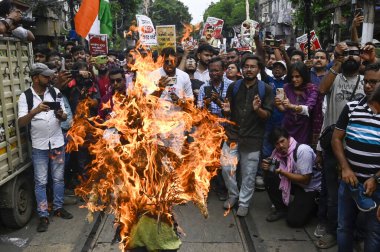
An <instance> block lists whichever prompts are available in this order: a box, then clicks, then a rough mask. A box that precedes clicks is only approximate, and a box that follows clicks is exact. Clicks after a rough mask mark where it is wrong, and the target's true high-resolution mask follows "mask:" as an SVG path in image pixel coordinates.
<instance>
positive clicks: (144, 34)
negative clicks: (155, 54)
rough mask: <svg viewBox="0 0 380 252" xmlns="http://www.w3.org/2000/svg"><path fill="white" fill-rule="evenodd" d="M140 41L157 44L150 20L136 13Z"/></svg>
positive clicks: (148, 44) (154, 30) (143, 43)
mask: <svg viewBox="0 0 380 252" xmlns="http://www.w3.org/2000/svg"><path fill="white" fill-rule="evenodd" d="M136 19H137V26H138V30H139V36H140V43H141V44H142V45H147V46H151V45H157V37H156V29H154V26H153V23H152V20H151V19H150V18H149V17H147V16H145V15H136Z"/></svg>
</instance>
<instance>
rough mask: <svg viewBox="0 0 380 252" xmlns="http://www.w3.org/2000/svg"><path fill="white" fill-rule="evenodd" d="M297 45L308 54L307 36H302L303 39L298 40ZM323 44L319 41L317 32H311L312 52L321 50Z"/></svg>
mask: <svg viewBox="0 0 380 252" xmlns="http://www.w3.org/2000/svg"><path fill="white" fill-rule="evenodd" d="M297 43H298V44H299V46H300V49H301V51H303V52H304V53H305V54H307V34H304V35H302V36H301V37H298V38H297ZM321 48H322V47H321V43H319V39H318V37H317V35H316V34H315V31H314V30H312V31H311V32H310V50H311V51H316V50H319V49H321Z"/></svg>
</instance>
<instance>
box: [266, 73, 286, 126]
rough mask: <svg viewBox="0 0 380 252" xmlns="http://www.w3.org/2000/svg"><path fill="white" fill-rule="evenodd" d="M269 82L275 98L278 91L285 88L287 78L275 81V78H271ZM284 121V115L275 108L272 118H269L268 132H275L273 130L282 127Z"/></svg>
mask: <svg viewBox="0 0 380 252" xmlns="http://www.w3.org/2000/svg"><path fill="white" fill-rule="evenodd" d="M268 82H269V83H268V84H269V85H270V86H271V87H272V92H273V94H274V96H276V89H277V88H284V84H285V83H286V79H285V76H284V77H282V78H280V79H275V78H274V77H272V76H269V77H268ZM283 119H284V113H283V112H281V111H280V110H278V109H277V108H276V107H274V109H273V113H272V116H271V117H270V118H269V120H268V122H267V125H266V131H268V132H270V131H272V130H273V128H275V127H280V126H281V124H282V120H283Z"/></svg>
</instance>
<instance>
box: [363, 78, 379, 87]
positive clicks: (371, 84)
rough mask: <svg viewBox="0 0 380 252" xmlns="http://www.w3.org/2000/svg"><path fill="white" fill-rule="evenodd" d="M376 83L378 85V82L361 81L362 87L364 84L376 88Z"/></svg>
mask: <svg viewBox="0 0 380 252" xmlns="http://www.w3.org/2000/svg"><path fill="white" fill-rule="evenodd" d="M377 83H380V80H366V79H364V80H362V85H363V86H364V85H366V84H368V85H370V86H376V84H377Z"/></svg>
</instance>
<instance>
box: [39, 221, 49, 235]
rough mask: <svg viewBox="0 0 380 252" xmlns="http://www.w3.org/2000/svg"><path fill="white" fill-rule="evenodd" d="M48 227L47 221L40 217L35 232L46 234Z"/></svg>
mask: <svg viewBox="0 0 380 252" xmlns="http://www.w3.org/2000/svg"><path fill="white" fill-rule="evenodd" d="M48 227H49V219H48V218H47V217H41V218H40V223H38V226H37V232H46V231H47V230H48Z"/></svg>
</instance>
